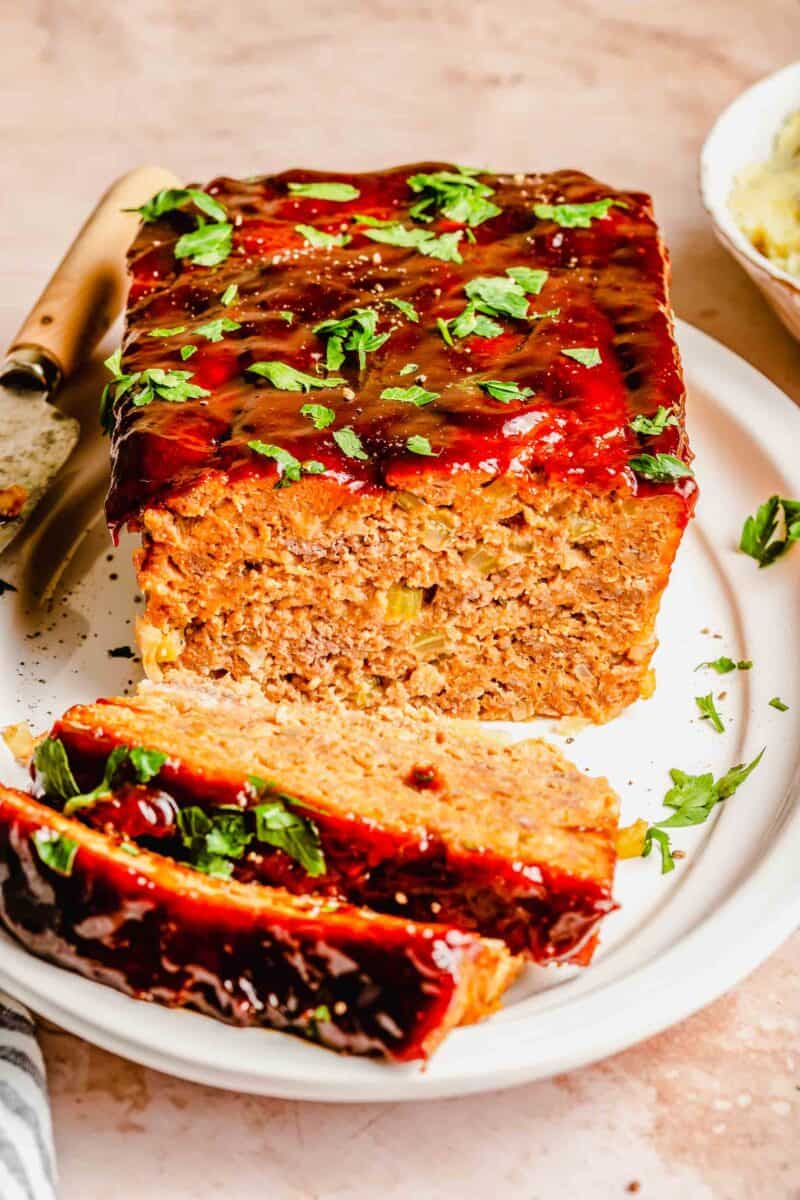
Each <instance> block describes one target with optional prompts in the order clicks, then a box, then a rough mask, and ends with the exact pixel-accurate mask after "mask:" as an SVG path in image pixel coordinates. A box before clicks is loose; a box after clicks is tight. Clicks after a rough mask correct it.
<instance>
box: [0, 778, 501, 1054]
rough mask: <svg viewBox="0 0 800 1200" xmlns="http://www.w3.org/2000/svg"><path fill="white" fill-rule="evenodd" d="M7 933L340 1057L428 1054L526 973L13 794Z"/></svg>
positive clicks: (0, 915)
mask: <svg viewBox="0 0 800 1200" xmlns="http://www.w3.org/2000/svg"><path fill="white" fill-rule="evenodd" d="M0 857H1V858H2V862H3V872H2V878H0V923H2V925H3V926H4V927H5V928H6V929H7V930H8V931H9V932H10V933H12V934H13V935H14V936H15V937H16V938H17V939H18V940H19V941H21V942H22V943H23V944H24V945H25V946H27V947H28V948H29V949H30V950H32V951H33V953H35V954H38V955H40V956H41V957H43V958H47V959H50V960H52V961H54V962H57V963H59V964H60V965H62V966H64V967H67V968H69V969H70V970H73V971H77V972H79V973H80V974H82V975H86V976H88V977H89V978H91V979H95V980H97V981H99V982H102V983H106V984H108V985H110V986H112V987H115V988H117V989H119V990H120V991H123V992H126V993H128V994H129V995H132V996H134V997H137V998H139V999H147V1000H152V1001H155V1002H157V1003H160V1004H166V1005H168V1006H171V1007H180V1008H190V1009H195V1010H196V1011H199V1012H202V1013H205V1014H207V1015H209V1016H214V1017H217V1018H219V1019H221V1020H224V1021H227V1022H229V1023H232V1024H236V1025H252V1026H260V1027H262V1028H270V1029H277V1030H282V1031H284V1032H287V1033H293V1034H295V1035H298V1036H301V1037H304V1038H308V1039H309V1040H311V1041H315V1042H319V1043H321V1044H322V1045H325V1046H328V1047H329V1048H331V1049H333V1050H340V1051H346V1052H349V1053H353V1054H367V1055H379V1056H385V1057H388V1058H392V1059H395V1060H397V1061H405V1060H409V1059H416V1058H425V1057H427V1056H428V1055H429V1054H430V1053H431V1052H432V1051H433V1050H434V1049H435V1048H436V1046H437V1045H438V1044H439V1042H440V1041H441V1040H442V1038H443V1037H444V1036H445V1035H446V1034H447V1033H448V1031H449V1030H450V1029H452V1028H453V1026H454V1025H457V1024H467V1023H471V1022H473V1021H475V1020H478V1019H480V1018H481V1017H483V1016H486V1015H487V1014H488V1013H489V1012H492V1011H493V1010H494V1009H495V1008H496V1007H497V1005H498V1003H499V999H500V996H501V994H502V992H503V991H504V990H505V988H506V987H507V986H508V984H509V982H510V981H511V980H512V979H513V977H514V975H515V974H516V972H517V970H518V964H517V963H516V962H515V960H514V959H512V957H511V956H510V955H509V953H508V950H507V949H506V948H505V946H503V944H502V943H501V942H496V941H495V942H493V941H487V940H485V939H482V938H479V937H477V936H476V935H474V934H470V933H464V932H462V931H460V930H457V929H454V928H452V927H448V926H447V925H444V924H437V925H421V924H416V923H414V922H412V921H409V920H397V919H396V918H394V917H388V916H379V915H378V914H376V913H372V912H367V911H364V910H361V909H357V908H353V907H351V906H348V905H341V906H331V905H329V904H323V903H321V902H320V901H318V900H316V901H315V900H313V899H311V898H309V897H298V896H292V895H290V894H289V893H288V892H285V891H282V890H281V889H279V888H266V887H261V886H259V885H257V884H246V885H245V884H240V883H237V882H236V881H232V880H221V879H217V878H212V877H209V876H208V875H205V874H201V873H199V872H197V871H195V870H192V869H190V868H188V867H186V866H182V865H181V864H179V863H176V862H174V861H173V860H172V859H171V858H168V857H165V856H162V855H159V854H154V853H151V852H149V851H146V850H142V849H141V848H140V847H137V846H136V845H135V844H134V843H130V842H126V841H121V840H120V839H119V838H116V839H115V838H113V837H110V836H108V835H107V834H105V833H101V832H98V831H96V830H94V829H90V828H88V827H87V826H86V825H84V824H82V823H81V822H79V821H77V820H73V819H70V818H68V817H64V816H62V815H61V814H60V813H57V812H54V811H53V810H52V809H51V808H49V807H47V806H46V805H44V804H42V803H40V802H39V801H37V800H35V799H34V798H33V797H31V796H28V795H26V794H25V793H23V792H19V791H14V790H11V789H8V788H2V787H0Z"/></svg>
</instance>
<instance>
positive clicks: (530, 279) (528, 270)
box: [506, 267, 550, 296]
mask: <svg viewBox="0 0 800 1200" xmlns="http://www.w3.org/2000/svg"><path fill="white" fill-rule="evenodd" d="M506 275H508V276H509V277H510V278H511V279H513V280H514V281H515V282H516V283H518V284H519V285H520V287H521V288H523V290H524V291H526V292H527V293H528V295H529V296H538V295H539V293H540V292H541V290H542V288H543V287H544V285H545V284H546V283H547V280H548V279H549V278H550V272H549V271H545V270H543V269H541V268H540V267H508V268H507V269H506Z"/></svg>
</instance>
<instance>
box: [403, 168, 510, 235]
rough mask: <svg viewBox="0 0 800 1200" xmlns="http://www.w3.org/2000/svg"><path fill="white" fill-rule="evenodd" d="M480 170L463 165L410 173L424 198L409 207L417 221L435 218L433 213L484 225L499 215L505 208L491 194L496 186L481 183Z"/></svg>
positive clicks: (412, 185)
mask: <svg viewBox="0 0 800 1200" xmlns="http://www.w3.org/2000/svg"><path fill="white" fill-rule="evenodd" d="M478 174H479V172H478V171H477V170H475V169H474V168H472V167H459V168H458V170H457V171H431V172H420V173H419V174H417V175H410V176H409V178H408V180H407V183H408V186H409V187H410V188H411V190H412V192H416V193H417V195H418V196H421V199H420V200H418V201H417V202H416V204H414V205H412V207H411V209H410V210H409V212H410V215H411V216H412V217H413V218H414V220H415V221H432V220H433V214H434V213H436V212H440V213H441V214H442V216H444V217H447V218H448V219H449V220H451V221H455V222H456V223H457V224H459V225H469V226H474V225H481V224H483V222H484V221H488V220H490V219H491V218H492V217H496V216H497V215H498V213H500V212H501V211H502V210H501V209H500V208H498V206H497V205H496V204H494V203H493V202H492V201H491V200H489V199H488V197H489V196H493V195H494V188H491V187H489V185H488V184H487V183H481V181H480V180H479V179H477V178H476V176H477V175H478Z"/></svg>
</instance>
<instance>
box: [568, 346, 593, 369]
mask: <svg viewBox="0 0 800 1200" xmlns="http://www.w3.org/2000/svg"><path fill="white" fill-rule="evenodd" d="M561 353H562V354H564V355H566V357H567V358H573V359H574V360H575V362H577V363H580V364H581V366H582V367H599V365H600V363H601V362H602V361H603V360H602V358H601V357H600V351H599V350H598V349H597V347H596V346H573V347H570V348H569V349H567V350H562V351H561Z"/></svg>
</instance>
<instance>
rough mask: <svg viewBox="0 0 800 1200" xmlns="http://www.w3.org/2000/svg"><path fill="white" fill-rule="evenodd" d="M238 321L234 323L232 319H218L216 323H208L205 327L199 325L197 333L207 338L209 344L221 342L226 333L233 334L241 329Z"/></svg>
mask: <svg viewBox="0 0 800 1200" xmlns="http://www.w3.org/2000/svg"><path fill="white" fill-rule="evenodd" d="M241 328H242V327H241V325H240V324H239V322H238V321H232V320H231V319H230V317H217V318H216V320H214V321H208V322H207V323H206V324H205V325H199V326H198V327H197V329H196V330H195V333H199V334H200V336H201V337H204V338H207V339H208V341H209V342H221V341H222V335H223V334H225V333H233V332H234V330H236V329H241Z"/></svg>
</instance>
